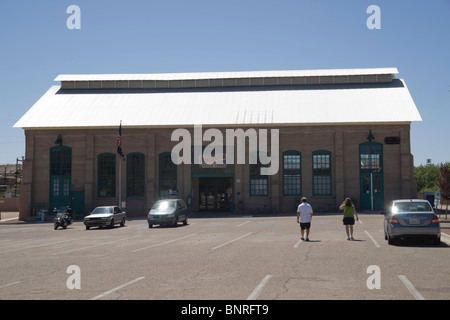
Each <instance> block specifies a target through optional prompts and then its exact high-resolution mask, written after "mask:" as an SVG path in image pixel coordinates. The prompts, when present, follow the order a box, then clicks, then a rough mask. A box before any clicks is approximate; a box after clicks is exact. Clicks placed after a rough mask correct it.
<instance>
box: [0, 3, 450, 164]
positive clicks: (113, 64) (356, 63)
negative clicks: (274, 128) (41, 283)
mask: <svg viewBox="0 0 450 320" xmlns="http://www.w3.org/2000/svg"><path fill="white" fill-rule="evenodd" d="M72 4H75V5H78V6H79V7H80V9H81V29H80V30H69V29H68V28H67V26H66V21H67V19H68V18H69V17H70V14H67V13H66V10H67V7H68V6H70V5H72ZM372 4H375V5H378V6H379V8H380V11H381V20H380V21H381V29H379V30H376V29H375V30H370V29H368V28H367V26H366V21H367V19H368V18H369V17H370V16H371V14H368V13H366V10H367V8H368V7H369V6H370V5H372ZM0 46H1V47H0V74H1V77H0V111H1V113H0V137H1V139H0V148H1V150H2V152H0V164H3V163H15V160H16V157H19V158H20V157H21V156H22V155H24V154H25V138H24V133H23V130H22V129H18V128H12V126H13V125H14V123H15V122H16V121H17V120H18V119H19V118H20V117H21V116H22V115H23V114H24V113H25V112H26V111H27V110H28V109H29V108H30V107H31V106H32V105H33V104H34V103H35V102H36V101H37V100H38V99H39V98H40V97H41V96H42V95H43V94H44V93H45V92H46V91H47V89H48V88H49V87H50V86H51V85H53V84H55V82H53V79H54V78H55V77H56V76H57V75H58V74H64V73H163V72H207V71H252V70H291V69H335V68H371V67H397V68H398V70H399V75H398V76H399V77H400V78H403V79H405V81H406V84H407V85H408V88H409V90H410V92H411V95H412V97H413V99H414V101H415V103H416V105H417V107H418V109H419V112H420V114H421V115H422V118H423V122H418V123H413V124H412V128H411V144H412V153H413V155H414V160H415V164H416V165H419V164H425V163H426V159H428V158H431V159H432V162H433V163H440V162H446V161H450V92H449V90H450V0H433V1H421V0H415V1H411V0H409V1H407V0H395V1H392V0H389V1H381V0H370V1H365V0H345V1H336V0H277V1H275V0H226V1H225V0H222V1H217V0H164V1H163V0H160V1H153V0H127V1H124V0H122V1H115V0H94V1H93V0H70V1H67V0H45V1H44V0H40V1H31V0H29V1H23V0H0Z"/></svg>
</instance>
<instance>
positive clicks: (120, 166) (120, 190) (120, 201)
mask: <svg viewBox="0 0 450 320" xmlns="http://www.w3.org/2000/svg"><path fill="white" fill-rule="evenodd" d="M119 162H120V165H119V208H122V159H119Z"/></svg>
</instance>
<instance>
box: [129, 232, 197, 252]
mask: <svg viewBox="0 0 450 320" xmlns="http://www.w3.org/2000/svg"><path fill="white" fill-rule="evenodd" d="M196 234H197V233H193V234H189V235H187V236H184V237H181V238H177V239H173V240H169V241H166V242H161V243H156V244H152V245H151V246H148V247H144V248H139V249H135V250H133V251H132V252H138V251H142V250H146V249H150V248H153V247H158V246H162V245H165V244H168V243H172V242H175V241H178V240H182V239H186V238H189V237H192V236H195V235H196Z"/></svg>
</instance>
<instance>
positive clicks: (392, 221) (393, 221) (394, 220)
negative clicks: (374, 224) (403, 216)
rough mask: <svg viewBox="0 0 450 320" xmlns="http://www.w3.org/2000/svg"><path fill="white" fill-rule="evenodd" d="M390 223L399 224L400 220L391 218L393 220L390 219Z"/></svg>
mask: <svg viewBox="0 0 450 320" xmlns="http://www.w3.org/2000/svg"><path fill="white" fill-rule="evenodd" d="M389 223H398V220H397V218H396V217H395V216H391V218H390V219H389Z"/></svg>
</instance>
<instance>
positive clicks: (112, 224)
mask: <svg viewBox="0 0 450 320" xmlns="http://www.w3.org/2000/svg"><path fill="white" fill-rule="evenodd" d="M109 228H110V229H112V228H114V219H111V223H110V224H109Z"/></svg>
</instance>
